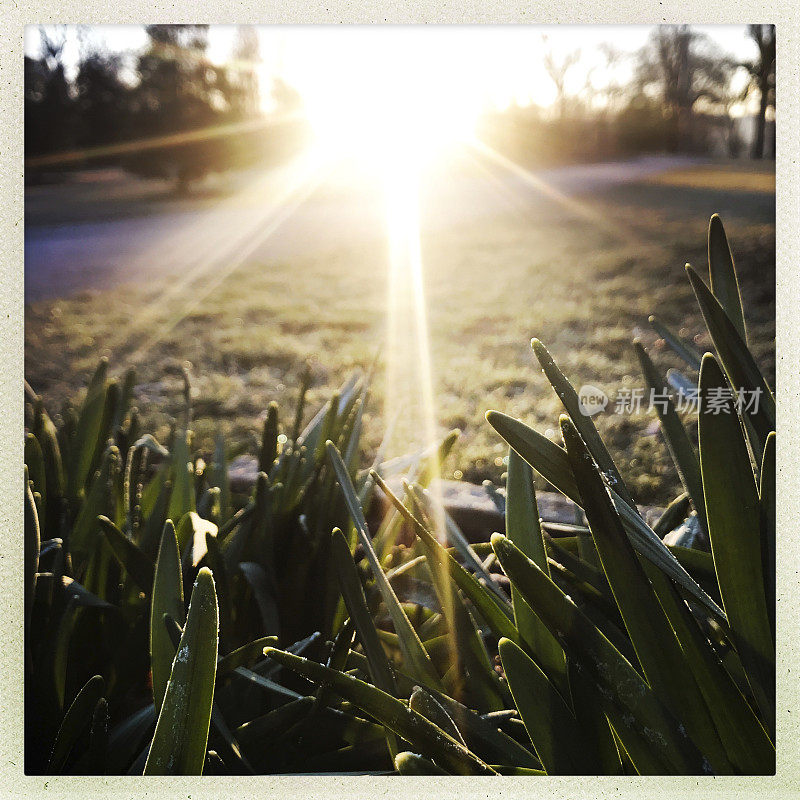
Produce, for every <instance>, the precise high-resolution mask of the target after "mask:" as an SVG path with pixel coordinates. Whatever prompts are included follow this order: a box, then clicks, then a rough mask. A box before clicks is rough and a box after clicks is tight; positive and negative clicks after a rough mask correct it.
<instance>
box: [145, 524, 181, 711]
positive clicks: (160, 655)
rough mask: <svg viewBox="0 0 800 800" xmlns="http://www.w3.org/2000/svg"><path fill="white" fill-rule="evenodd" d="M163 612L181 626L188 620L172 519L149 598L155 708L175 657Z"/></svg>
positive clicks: (159, 704) (160, 548)
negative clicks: (164, 623)
mask: <svg viewBox="0 0 800 800" xmlns="http://www.w3.org/2000/svg"><path fill="white" fill-rule="evenodd" d="M164 614H169V616H170V617H172V619H174V620H175V621H176V622H177V623H178V624H179V625H183V623H184V621H185V620H186V616H185V610H184V604H183V576H182V573H181V558H180V553H179V552H178V540H177V538H176V536H175V528H174V527H173V525H172V522H170V521H169V520H167V522H166V524H165V525H164V531H163V533H162V535H161V545H160V546H159V549H158V558H157V559H156V568H155V573H154V577H153V592H152V597H151V601H150V668H151V670H152V673H153V700H154V702H155V707H156V711H158V710H159V709H160V708H161V705H162V702H163V700H164V693H165V692H166V690H167V682H168V681H169V675H170V672H171V671H172V661H173V659H174V657H175V648H174V647H173V645H172V642H171V641H170V638H169V635H168V634H167V631H166V629H165V628H164V625H163V623H162V619H163V617H164Z"/></svg>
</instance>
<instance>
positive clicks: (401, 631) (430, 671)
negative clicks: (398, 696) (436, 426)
mask: <svg viewBox="0 0 800 800" xmlns="http://www.w3.org/2000/svg"><path fill="white" fill-rule="evenodd" d="M326 447H327V451H328V459H329V460H330V462H331V464H332V466H333V469H334V471H335V473H336V477H337V479H338V481H339V485H340V487H341V489H342V493H343V494H344V499H345V502H346V504H347V508H348V509H349V511H350V516H351V517H352V519H353V523H354V524H355V527H356V532H357V534H358V538H359V541H360V542H361V545H362V547H363V548H364V553H365V555H366V557H367V560H368V561H369V564H370V566H371V568H372V573H373V575H374V577H375V583H376V584H377V586H378V590H379V591H380V593H381V596H382V597H383V601H384V603H386V608H387V610H388V612H389V615H390V616H391V618H392V622H393V623H394V627H395V631H396V633H397V635H398V637H399V640H400V647H401V649H402V652H403V659H404V661H405V662H406V664H407V666H408V669H409V671H410V672H411V673H412V674H413V675H414V677H415V678H416V679H417V680H419V681H421V682H422V683H424V684H426V685H430V686H432V687H434V688H437V689H438V688H441V681H440V679H439V676H438V675H437V674H436V670H435V669H434V667H433V664H432V663H431V660H430V657H429V656H428V654H427V653H426V652H425V648H424V647H423V646H422V642H421V641H420V640H419V636H418V635H417V632H416V631H415V630H414V628H413V626H412V625H411V623H410V622H409V620H408V617H407V616H406V613H405V611H403V608H402V606H401V605H400V602H399V600H398V599H397V596H396V595H395V593H394V590H393V589H392V587H391V584H390V583H389V581H388V580H387V578H386V575H385V574H384V572H383V569H382V568H381V565H380V562H379V561H378V556H377V555H376V553H375V550H374V548H373V546H372V539H371V538H370V535H369V529H368V528H367V523H366V520H365V519H364V514H363V512H362V510H361V504H360V503H359V501H358V497H357V496H356V491H355V489H354V488H353V483H352V481H351V480H350V476H349V475H348V473H347V468H346V467H345V465H344V462H343V461H342V458H341V456H340V455H339V452H338V450H337V449H336V447H335V445H334V444H333V442H330V441H328V442H327V443H326Z"/></svg>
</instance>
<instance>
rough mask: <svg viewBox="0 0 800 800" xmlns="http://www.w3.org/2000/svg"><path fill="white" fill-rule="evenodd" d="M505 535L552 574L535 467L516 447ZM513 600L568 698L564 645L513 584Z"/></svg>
mask: <svg viewBox="0 0 800 800" xmlns="http://www.w3.org/2000/svg"><path fill="white" fill-rule="evenodd" d="M506 536H508V538H509V539H510V540H511V541H512V542H514V544H515V545H516V546H517V547H518V548H519V549H520V550H521V551H522V552H523V553H525V555H526V556H527V557H528V558H530V559H531V561H533V562H534V563H536V564H538V565H539V567H540V568H541V569H542V570H544V572H545V574H547V575H549V574H550V568H549V567H548V564H547V552H546V550H545V545H544V538H543V537H542V529H541V526H540V525H539V507H538V505H537V503H536V492H535V491H534V488H533V470H532V469H531V467H530V465H529V464H528V463H527V462H526V461H525V460H524V459H523V458H522V456H520V455H519V453H517V451H516V450H514V448H513V447H512V448H509V451H508V479H507V481H506ZM511 602H512V605H513V606H514V623H515V624H516V626H517V630H518V631H519V634H520V636H521V637H522V638H523V639H524V640H525V642H527V644H528V646H529V647H530V651H531V652H532V653H533V654H534V655H535V656H536V659H537V662H538V664H539V665H540V666H541V668H542V670H543V671H544V674H545V675H547V676H548V677H549V678H550V680H552V681H553V683H554V684H555V686H556V687H558V690H559V691H560V692H561V694H562V696H563V697H569V683H568V681H567V665H566V661H565V660H564V651H563V650H562V649H561V645H559V643H558V642H557V641H556V640H555V639H554V638H553V635H552V634H551V633H550V631H548V630H547V628H546V627H545V626H544V624H543V623H542V621H541V620H540V619H539V617H538V616H537V615H536V614H534V612H533V611H532V610H531V607H530V606H529V605H528V604H527V603H526V602H525V600H524V598H523V597H522V596H521V595H520V594H519V592H518V591H517V590H516V589H515V588H514V587H513V586H512V587H511ZM512 692H513V690H512Z"/></svg>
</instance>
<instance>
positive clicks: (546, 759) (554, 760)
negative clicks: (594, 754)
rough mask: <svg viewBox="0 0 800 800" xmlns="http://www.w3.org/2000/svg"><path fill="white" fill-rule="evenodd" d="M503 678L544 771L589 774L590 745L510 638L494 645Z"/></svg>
mask: <svg viewBox="0 0 800 800" xmlns="http://www.w3.org/2000/svg"><path fill="white" fill-rule="evenodd" d="M498 649H499V651H500V658H501V660H502V662H503V670H504V671H505V674H506V680H508V685H509V687H510V689H511V694H512V695H513V697H514V703H515V705H516V706H517V709H518V710H519V713H520V716H521V717H522V721H523V722H524V723H525V729H526V730H527V731H528V735H529V736H530V738H531V741H532V742H533V746H534V748H535V749H536V755H537V756H539V761H541V762H542V766H543V767H544V770H545V772H546V773H547V774H548V775H587V774H588V775H593V774H595V773H596V772H597V771H598V769H599V765H598V764H596V763H593V762H591V761H587V758H586V757H587V754H588V753H590V752H591V749H590V748H589V747H587V745H586V743H585V742H584V736H583V731H582V730H581V729H580V727H579V726H578V722H577V720H576V719H575V717H574V715H573V713H572V711H571V710H570V708H569V707H568V706H567V704H566V703H565V702H564V699H563V697H562V696H561V695H560V694H559V692H558V690H557V689H556V688H555V686H553V684H552V683H550V681H549V680H548V679H547V675H545V673H544V672H542V670H541V669H540V668H539V666H538V665H537V664H536V662H534V661H533V660H532V659H531V658H530V657H529V656H528V655H527V654H526V653H525V652H524V651H523V650H522V649H521V648H520V647H517V645H515V644H514V642H512V641H511V640H510V639H501V640H500V643H499V645H498Z"/></svg>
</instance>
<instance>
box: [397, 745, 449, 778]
mask: <svg viewBox="0 0 800 800" xmlns="http://www.w3.org/2000/svg"><path fill="white" fill-rule="evenodd" d="M394 765H395V767H397V771H398V772H399V773H400V774H401V775H449V773H448V772H447V771H446V770H443V769H442V768H441V767H437V766H436V764H434V763H433V761H428V759H427V758H423V757H422V756H421V755H419V754H418V753H409V752H408V751H407V750H406V751H404V752H402V753H398V754H397V755H396V756H395V757H394Z"/></svg>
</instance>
